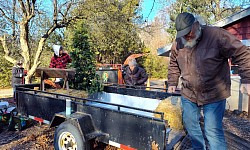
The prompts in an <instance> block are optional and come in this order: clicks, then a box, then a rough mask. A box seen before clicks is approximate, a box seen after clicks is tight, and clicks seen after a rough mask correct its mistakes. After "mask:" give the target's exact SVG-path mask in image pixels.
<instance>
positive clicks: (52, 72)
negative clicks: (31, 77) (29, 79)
mask: <svg viewBox="0 0 250 150" xmlns="http://www.w3.org/2000/svg"><path fill="white" fill-rule="evenodd" d="M42 71H43V74H44V76H46V77H48V78H65V77H66V74H68V79H73V78H74V76H75V72H76V71H75V69H58V68H45V67H39V68H37V69H36V72H35V76H36V77H41V76H42V73H41V72H42Z"/></svg>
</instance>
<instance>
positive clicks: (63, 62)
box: [49, 45, 72, 88]
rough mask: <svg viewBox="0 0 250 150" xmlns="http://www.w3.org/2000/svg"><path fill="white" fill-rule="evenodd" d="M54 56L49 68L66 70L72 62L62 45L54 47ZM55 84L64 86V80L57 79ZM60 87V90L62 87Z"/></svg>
mask: <svg viewBox="0 0 250 150" xmlns="http://www.w3.org/2000/svg"><path fill="white" fill-rule="evenodd" d="M53 50H54V56H53V57H52V58H51V61H50V65H49V68H59V69H66V68H67V64H68V63H71V62H72V59H71V58H70V56H69V54H67V53H65V52H64V51H63V47H62V46H61V45H53ZM54 82H55V83H57V86H58V85H60V86H61V85H62V82H63V79H62V78H55V80H54ZM60 86H58V88H59V87H60Z"/></svg>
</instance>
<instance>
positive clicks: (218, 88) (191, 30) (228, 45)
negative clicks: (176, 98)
mask: <svg viewBox="0 0 250 150" xmlns="http://www.w3.org/2000/svg"><path fill="white" fill-rule="evenodd" d="M175 27H176V30H177V36H176V41H175V42H174V44H173V46H172V48H171V56H170V64H169V68H168V92H169V93H173V92H175V89H176V86H177V85H178V80H179V77H180V79H181V81H182V89H181V102H182V109H183V112H182V113H183V114H182V115H183V123H184V126H185V128H186V130H187V132H188V134H189V136H190V137H191V143H192V148H193V149H197V150H198V149H199V150H205V149H206V145H205V140H204V136H203V133H202V130H201V126H200V122H199V121H200V120H199V119H200V116H201V110H202V111H203V118H204V135H205V137H206V138H207V140H208V144H209V145H208V147H209V149H210V150H226V149H227V144H226V141H225V136H224V132H223V124H222V120H223V116H224V111H225V106H226V98H228V97H229V96H230V89H231V79H230V66H229V63H228V59H230V58H232V61H233V62H234V64H236V65H238V66H239V75H240V77H241V91H242V90H243V89H245V90H246V91H247V93H248V94H250V84H249V83H250V61H249V60H250V49H249V48H248V47H247V46H245V45H243V44H242V43H241V41H239V40H238V39H237V38H236V37H235V36H233V35H232V34H230V33H229V32H227V31H226V30H224V29H222V28H219V27H213V26H206V25H201V24H200V22H199V21H198V20H197V17H194V15H192V14H191V13H187V12H184V13H180V14H179V15H178V16H177V18H176V20H175Z"/></svg>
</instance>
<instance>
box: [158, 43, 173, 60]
mask: <svg viewBox="0 0 250 150" xmlns="http://www.w3.org/2000/svg"><path fill="white" fill-rule="evenodd" d="M171 47H172V43H170V44H167V45H165V46H164V47H160V48H158V49H157V54H158V56H165V57H169V56H170V52H171Z"/></svg>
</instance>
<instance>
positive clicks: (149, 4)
mask: <svg viewBox="0 0 250 150" xmlns="http://www.w3.org/2000/svg"><path fill="white" fill-rule="evenodd" d="M141 5H142V14H143V18H144V19H148V20H149V21H152V20H153V19H154V17H155V16H156V14H157V13H158V11H159V8H160V7H161V6H160V5H159V3H158V2H157V0H155V2H154V0H143V1H142V3H141ZM152 8H153V9H152ZM151 9H152V11H151Z"/></svg>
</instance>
